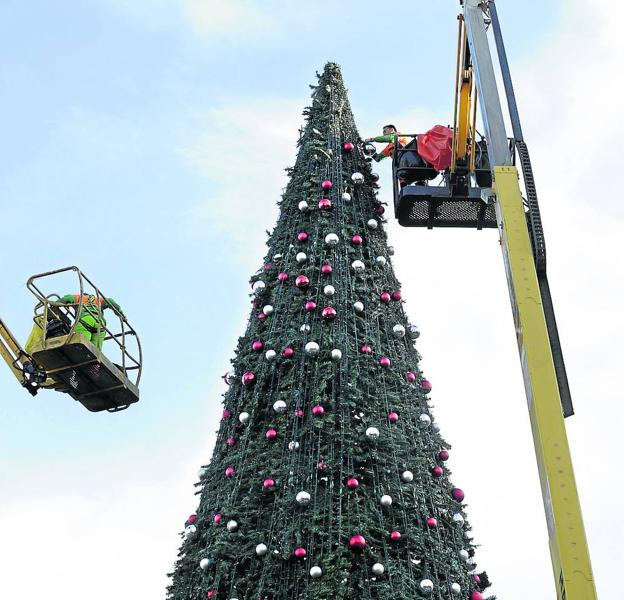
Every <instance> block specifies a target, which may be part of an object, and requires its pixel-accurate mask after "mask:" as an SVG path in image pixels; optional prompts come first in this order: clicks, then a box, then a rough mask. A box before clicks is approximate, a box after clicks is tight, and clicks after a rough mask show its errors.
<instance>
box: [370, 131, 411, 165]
mask: <svg viewBox="0 0 624 600" xmlns="http://www.w3.org/2000/svg"><path fill="white" fill-rule="evenodd" d="M371 140H372V141H373V142H377V143H378V144H383V143H384V142H385V143H386V144H388V145H387V146H386V147H385V148H384V149H383V150H382V151H381V152H378V153H377V154H375V156H374V157H373V158H374V159H375V160H376V161H377V162H379V161H380V160H383V159H384V158H388V157H390V156H392V154H393V153H394V148H395V146H396V144H397V142H398V144H399V146H401V148H402V147H403V146H405V145H407V143H408V139H407V138H406V137H403V135H402V134H400V133H390V134H389V135H378V136H377V137H374V138H371Z"/></svg>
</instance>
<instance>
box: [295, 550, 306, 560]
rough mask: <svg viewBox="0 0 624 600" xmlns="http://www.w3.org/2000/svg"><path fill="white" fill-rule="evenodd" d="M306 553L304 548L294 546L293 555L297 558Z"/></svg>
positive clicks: (304, 555) (303, 556) (302, 556)
mask: <svg viewBox="0 0 624 600" xmlns="http://www.w3.org/2000/svg"><path fill="white" fill-rule="evenodd" d="M307 554H308V553H307V552H306V549H305V548H295V556H296V557H297V558H305V557H306V555H307Z"/></svg>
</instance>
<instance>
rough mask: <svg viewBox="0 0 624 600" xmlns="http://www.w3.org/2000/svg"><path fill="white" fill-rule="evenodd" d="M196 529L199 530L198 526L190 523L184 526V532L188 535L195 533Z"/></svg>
mask: <svg viewBox="0 0 624 600" xmlns="http://www.w3.org/2000/svg"><path fill="white" fill-rule="evenodd" d="M196 531H197V527H195V525H189V526H188V527H185V528H184V533H185V534H186V535H187V536H189V535H193V534H194V533H195V532H196Z"/></svg>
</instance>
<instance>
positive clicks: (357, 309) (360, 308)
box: [353, 302, 364, 313]
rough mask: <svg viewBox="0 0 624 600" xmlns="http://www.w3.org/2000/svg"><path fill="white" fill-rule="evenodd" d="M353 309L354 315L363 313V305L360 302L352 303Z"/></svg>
mask: <svg viewBox="0 0 624 600" xmlns="http://www.w3.org/2000/svg"><path fill="white" fill-rule="evenodd" d="M353 308H354V309H355V312H356V313H363V312H364V304H363V303H362V302H354V303H353Z"/></svg>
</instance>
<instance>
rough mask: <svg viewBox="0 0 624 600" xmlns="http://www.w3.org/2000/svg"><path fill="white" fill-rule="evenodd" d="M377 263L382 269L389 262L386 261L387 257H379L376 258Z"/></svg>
mask: <svg viewBox="0 0 624 600" xmlns="http://www.w3.org/2000/svg"><path fill="white" fill-rule="evenodd" d="M375 262H376V263H377V264H378V265H379V266H380V267H385V266H386V263H387V262H388V261H387V260H386V257H385V256H378V257H376V258H375Z"/></svg>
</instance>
